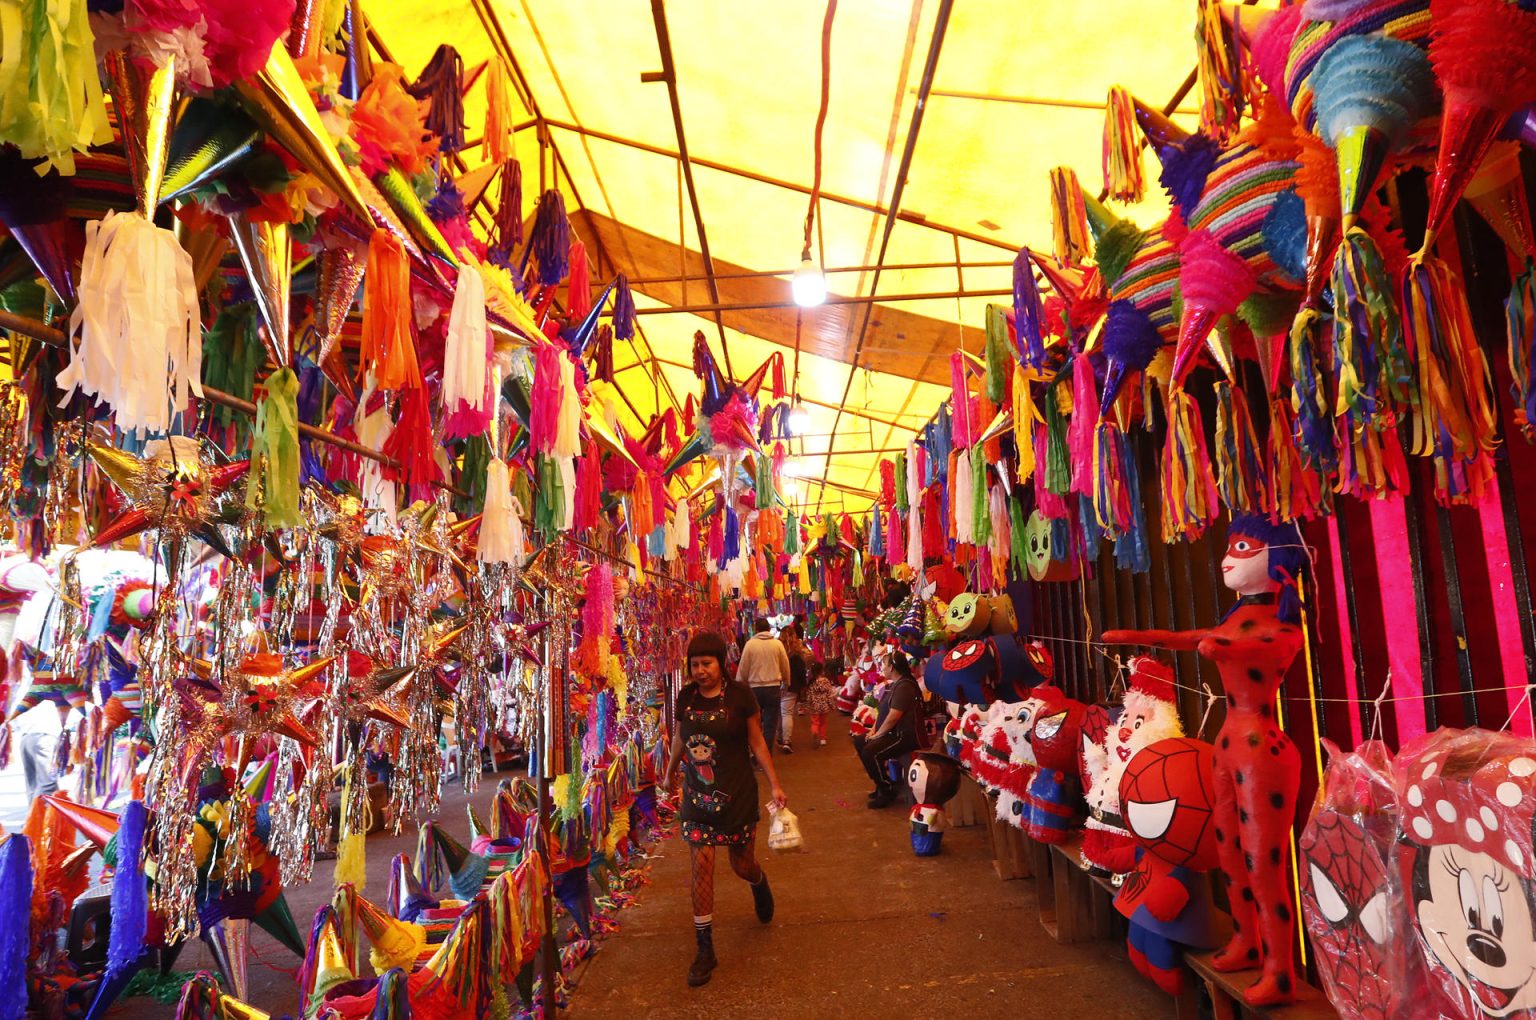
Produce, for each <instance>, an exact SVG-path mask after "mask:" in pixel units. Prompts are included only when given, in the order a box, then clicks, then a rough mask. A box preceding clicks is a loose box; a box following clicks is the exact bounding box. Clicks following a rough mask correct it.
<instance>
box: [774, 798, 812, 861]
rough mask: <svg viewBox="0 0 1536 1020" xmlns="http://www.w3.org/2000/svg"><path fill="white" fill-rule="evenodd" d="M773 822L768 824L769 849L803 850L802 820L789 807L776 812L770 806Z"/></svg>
mask: <svg viewBox="0 0 1536 1020" xmlns="http://www.w3.org/2000/svg"><path fill="white" fill-rule="evenodd" d="M768 814H769V815H770V816H771V819H772V820H771V821H770V822H769V823H768V849H770V850H803V849H805V840H804V839H803V838H802V837H801V836H800V819H799V818H797V817H796V816H795V813H794V812H793V811H791V810H790V809H789V808H787V807H783V808H779V809H778V810H774V807H773V805H772V804H769V805H768Z"/></svg>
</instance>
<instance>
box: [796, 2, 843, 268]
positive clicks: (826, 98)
mask: <svg viewBox="0 0 1536 1020" xmlns="http://www.w3.org/2000/svg"><path fill="white" fill-rule="evenodd" d="M836 14H837V0H827V13H826V16H825V17H824V18H823V19H822V22H821V109H820V110H819V111H818V112H817V114H816V141H815V148H814V151H815V161H814V162H813V163H812V166H811V200H810V203H809V206H808V208H807V209H806V211H805V247H804V249H802V251H801V255H800V261H802V262H804V261H805V260H806V259H808V258H810V257H811V229H812V227H813V226H814V225H815V223H816V205H817V203H818V202H820V201H821V132H822V129H823V128H824V127H826V124H827V106H828V105H829V103H830V101H831V98H832V19H833V18H834V17H835V16H836Z"/></svg>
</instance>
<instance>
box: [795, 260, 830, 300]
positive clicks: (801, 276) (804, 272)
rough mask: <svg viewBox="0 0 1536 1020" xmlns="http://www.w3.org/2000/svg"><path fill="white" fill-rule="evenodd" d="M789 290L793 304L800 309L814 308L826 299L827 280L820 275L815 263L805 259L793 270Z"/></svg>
mask: <svg viewBox="0 0 1536 1020" xmlns="http://www.w3.org/2000/svg"><path fill="white" fill-rule="evenodd" d="M789 289H790V293H791V294H793V295H794V298H795V304H797V305H799V306H800V307H801V308H815V307H816V306H817V305H819V304H821V303H822V302H823V301H825V300H826V299H827V278H826V277H824V276H822V275H821V269H820V268H819V267H818V266H817V265H816V263H814V262H812V261H811V260H810V259H806V260H805V261H803V262H801V263H800V268H799V269H797V270H795V276H794V279H793V280H791V281H790V284H789Z"/></svg>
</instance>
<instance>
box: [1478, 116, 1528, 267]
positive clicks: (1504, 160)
mask: <svg viewBox="0 0 1536 1020" xmlns="http://www.w3.org/2000/svg"><path fill="white" fill-rule="evenodd" d="M1463 197H1464V198H1466V200H1467V203H1468V204H1469V205H1471V206H1472V208H1473V209H1475V210H1477V214H1478V215H1479V216H1481V217H1482V218H1483V219H1484V220H1486V221H1487V222H1488V225H1489V226H1490V227H1492V228H1493V229H1494V231H1495V232H1496V233H1497V234H1498V235H1499V237H1500V239H1502V240H1503V242H1504V243H1505V244H1506V245H1507V246H1508V247H1509V250H1510V251H1512V252H1514V253H1515V254H1516V255H1517V256H1521V257H1524V258H1530V257H1533V256H1536V240H1533V239H1532V236H1531V209H1530V203H1529V202H1527V200H1526V197H1525V181H1524V179H1523V178H1522V177H1521V174H1520V143H1519V142H1494V143H1493V144H1492V145H1491V146H1490V147H1489V148H1488V155H1487V156H1485V157H1484V158H1483V165H1482V166H1481V167H1479V168H1478V171H1477V176H1475V177H1473V178H1472V181H1471V183H1469V184H1468V185H1467V190H1466V192H1465V194H1464V195H1463Z"/></svg>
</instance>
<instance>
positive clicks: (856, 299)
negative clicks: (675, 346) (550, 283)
mask: <svg viewBox="0 0 1536 1020" xmlns="http://www.w3.org/2000/svg"><path fill="white" fill-rule="evenodd" d="M951 268H953V265H952V264H951ZM876 272H877V273H878V272H879V267H876ZM1012 295H1013V288H1011V287H1010V288H1008V289H1006V290H1005V289H1002V288H994V289H992V290H941V291H931V292H928V293H923V294H857V295H844V294H828V295H827V299H826V300H825V301H823V302H822V303H821V307H827V306H829V305H876V304H880V305H883V304H892V303H895V302H899V301H948V300H954V299H955V298H977V297H1011V296H1012ZM795 307H797V306H796V305H795V302H794V301H793V299H789V298H786V299H784V300H781V301H741V302H737V303H734V304H729V305H727V304H720V303H719V302H718V301H716V302H714V303H712V304H703V305H657V306H656V307H654V308H637V309H635V314H636V315H681V314H683V313H687V314H689V315H704V314H707V313H714V314H716V315H718V314H719V313H721V312H752V311H760V310H763V309H768V308H795ZM851 364H852V366H853V367H855V368H856V367H857V362H852V363H851Z"/></svg>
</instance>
